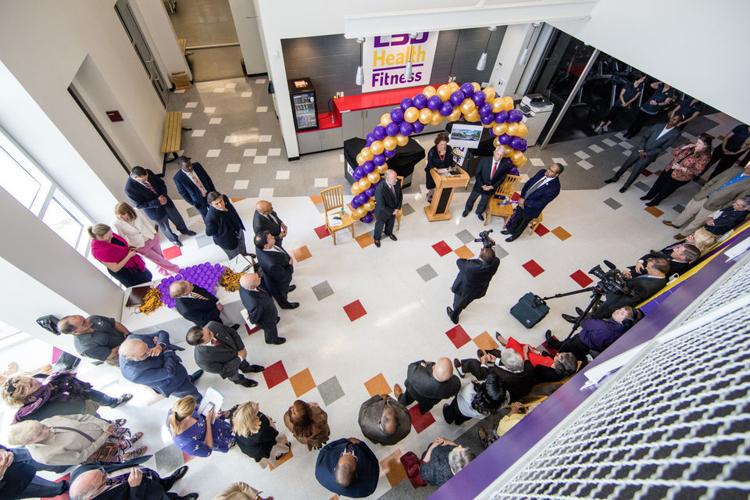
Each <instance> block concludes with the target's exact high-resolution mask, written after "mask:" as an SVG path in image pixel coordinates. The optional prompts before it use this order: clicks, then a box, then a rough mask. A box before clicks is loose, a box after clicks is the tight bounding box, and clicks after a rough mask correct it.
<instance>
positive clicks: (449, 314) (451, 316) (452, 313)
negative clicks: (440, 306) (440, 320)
mask: <svg viewBox="0 0 750 500" xmlns="http://www.w3.org/2000/svg"><path fill="white" fill-rule="evenodd" d="M445 312H447V313H448V317H449V318H450V319H451V321H453V324H454V325H455V324H457V323H458V317H456V315H455V313H454V312H453V308H451V307H446V308H445Z"/></svg>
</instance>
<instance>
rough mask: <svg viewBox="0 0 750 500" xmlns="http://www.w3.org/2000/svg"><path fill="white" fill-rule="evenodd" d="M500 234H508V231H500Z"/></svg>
mask: <svg viewBox="0 0 750 500" xmlns="http://www.w3.org/2000/svg"><path fill="white" fill-rule="evenodd" d="M500 234H510V231H508V230H507V229H501V230H500Z"/></svg>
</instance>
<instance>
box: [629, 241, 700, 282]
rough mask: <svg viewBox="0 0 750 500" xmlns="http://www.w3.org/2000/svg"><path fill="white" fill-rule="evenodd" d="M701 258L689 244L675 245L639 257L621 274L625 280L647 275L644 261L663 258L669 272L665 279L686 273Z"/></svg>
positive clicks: (698, 251)
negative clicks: (667, 264) (665, 260)
mask: <svg viewBox="0 0 750 500" xmlns="http://www.w3.org/2000/svg"><path fill="white" fill-rule="evenodd" d="M700 256H701V251H700V250H699V249H698V247H696V246H695V245H691V244H690V243H675V244H674V245H671V246H668V247H666V248H662V249H661V250H659V251H658V252H656V251H654V250H651V251H650V252H649V253H647V254H646V255H644V256H643V257H641V258H640V259H639V260H638V262H636V263H635V265H634V266H629V267H628V268H627V269H626V270H625V271H623V272H622V274H623V275H624V276H625V277H626V278H627V279H630V278H637V277H638V276H643V275H644V274H648V273H647V272H646V261H647V260H648V259H649V258H650V257H664V258H665V259H667V262H669V271H667V273H666V275H667V277H669V276H672V275H673V274H684V273H686V272H687V271H688V270H689V269H690V268H691V267H693V264H694V263H695V262H696V261H697V260H698V257H700Z"/></svg>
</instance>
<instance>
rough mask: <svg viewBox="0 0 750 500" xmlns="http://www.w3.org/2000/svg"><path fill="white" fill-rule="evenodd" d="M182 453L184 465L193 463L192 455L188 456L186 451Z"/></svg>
mask: <svg viewBox="0 0 750 500" xmlns="http://www.w3.org/2000/svg"><path fill="white" fill-rule="evenodd" d="M181 453H182V463H183V464H186V463H188V462H189V461H191V460H192V459H193V456H192V455H188V454H187V453H185V452H184V451H183V452H181Z"/></svg>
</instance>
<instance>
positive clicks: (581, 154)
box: [573, 151, 590, 160]
mask: <svg viewBox="0 0 750 500" xmlns="http://www.w3.org/2000/svg"><path fill="white" fill-rule="evenodd" d="M573 154H574V155H576V156H577V157H578V158H580V159H582V160H585V159H587V158H590V156H589V155H588V154H586V153H584V152H583V151H576V152H575V153H573Z"/></svg>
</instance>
